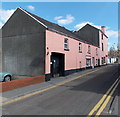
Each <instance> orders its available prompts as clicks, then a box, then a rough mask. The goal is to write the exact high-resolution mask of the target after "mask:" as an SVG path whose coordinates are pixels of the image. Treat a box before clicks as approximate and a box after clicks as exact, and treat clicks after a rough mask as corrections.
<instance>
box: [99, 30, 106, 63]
mask: <svg viewBox="0 0 120 117" xmlns="http://www.w3.org/2000/svg"><path fill="white" fill-rule="evenodd" d="M99 37H100V42H99V44H100V58H101V57H105V61H106V64H107V63H108V38H107V37H106V36H105V35H103V39H102V33H101V31H99ZM102 43H103V48H104V51H102ZM100 64H101V65H102V63H101V61H100Z"/></svg>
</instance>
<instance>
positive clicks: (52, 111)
mask: <svg viewBox="0 0 120 117" xmlns="http://www.w3.org/2000/svg"><path fill="white" fill-rule="evenodd" d="M101 68H102V67H101ZM119 69H120V68H119V66H118V65H117V64H115V65H108V66H107V67H103V68H102V69H100V70H98V71H96V72H94V73H91V74H89V75H87V76H84V77H82V78H80V79H76V80H73V81H71V82H68V83H65V84H63V85H61V86H58V87H56V88H53V89H51V90H48V91H46V92H43V93H40V94H37V95H34V96H31V97H29V98H26V99H23V100H20V101H17V102H14V103H11V104H8V105H5V106H3V110H2V112H3V115H88V114H89V112H90V111H91V110H92V109H93V108H94V106H95V105H96V104H97V103H98V102H99V101H100V100H101V98H102V97H103V95H104V94H105V93H106V92H107V91H108V89H109V88H110V87H111V86H112V84H113V83H114V82H115V81H116V79H117V78H118V77H119V75H120V73H119ZM116 90H118V88H117V89H116ZM117 92H118V91H117ZM116 95H118V94H116ZM106 113H107V112H105V111H103V112H102V114H103V115H104V114H106ZM116 114H117V113H116Z"/></svg>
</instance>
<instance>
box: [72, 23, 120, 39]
mask: <svg viewBox="0 0 120 117" xmlns="http://www.w3.org/2000/svg"><path fill="white" fill-rule="evenodd" d="M86 24H90V25H92V26H94V27H96V28H98V29H101V26H99V25H95V24H94V23H92V22H89V21H87V22H82V23H79V24H77V25H75V26H74V28H75V29H77V30H78V29H81V28H82V27H83V26H85V25H86ZM106 35H107V36H108V37H112V38H117V37H118V31H114V30H110V27H107V26H106Z"/></svg>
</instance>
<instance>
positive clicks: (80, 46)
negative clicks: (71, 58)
mask: <svg viewBox="0 0 120 117" xmlns="http://www.w3.org/2000/svg"><path fill="white" fill-rule="evenodd" d="M79 52H82V44H81V43H79Z"/></svg>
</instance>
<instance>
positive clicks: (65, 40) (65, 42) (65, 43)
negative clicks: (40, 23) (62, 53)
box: [64, 38, 68, 50]
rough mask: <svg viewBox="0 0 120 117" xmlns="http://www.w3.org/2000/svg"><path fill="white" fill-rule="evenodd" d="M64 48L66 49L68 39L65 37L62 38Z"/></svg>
mask: <svg viewBox="0 0 120 117" xmlns="http://www.w3.org/2000/svg"><path fill="white" fill-rule="evenodd" d="M64 49H65V50H68V39H67V38H65V39H64Z"/></svg>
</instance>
